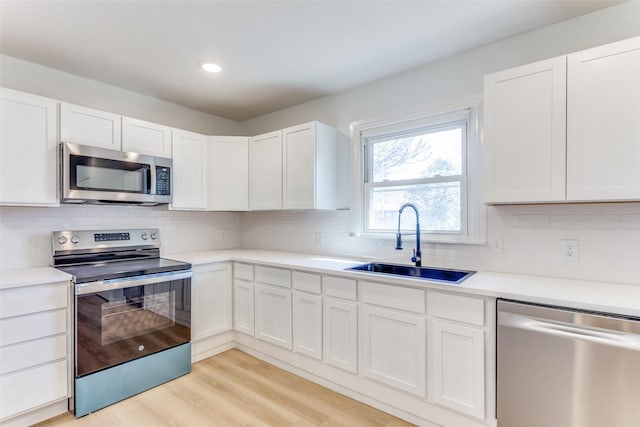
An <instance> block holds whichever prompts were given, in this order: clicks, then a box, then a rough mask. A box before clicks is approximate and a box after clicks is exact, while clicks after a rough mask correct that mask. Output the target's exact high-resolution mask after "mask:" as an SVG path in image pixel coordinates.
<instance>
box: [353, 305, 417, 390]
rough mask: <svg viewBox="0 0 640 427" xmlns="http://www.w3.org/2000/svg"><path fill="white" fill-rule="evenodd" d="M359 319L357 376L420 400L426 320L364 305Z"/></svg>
mask: <svg viewBox="0 0 640 427" xmlns="http://www.w3.org/2000/svg"><path fill="white" fill-rule="evenodd" d="M360 319H361V320H360V331H359V334H358V337H359V340H360V345H361V347H360V348H361V350H360V374H361V375H364V376H365V377H368V378H372V379H374V380H378V381H380V382H382V383H385V384H388V385H390V386H393V387H396V388H399V389H401V390H404V391H408V392H410V393H413V394H415V395H418V396H421V397H424V396H425V394H426V367H427V360H426V356H425V349H426V340H427V333H426V319H425V318H423V317H418V316H411V315H409V314H404V313H398V312H395V311H391V310H383V309H380V308H374V307H370V306H367V305H364V306H362V309H361V311H360Z"/></svg>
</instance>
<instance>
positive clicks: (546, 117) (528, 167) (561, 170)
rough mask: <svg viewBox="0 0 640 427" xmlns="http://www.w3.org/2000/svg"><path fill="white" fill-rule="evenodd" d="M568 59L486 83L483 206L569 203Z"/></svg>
mask: <svg viewBox="0 0 640 427" xmlns="http://www.w3.org/2000/svg"><path fill="white" fill-rule="evenodd" d="M565 94H566V57H564V56H562V57H559V58H553V59H549V60H546V61H540V62H536V63H534V64H529V65H525V66H522V67H517V68H514V69H510V70H506V71H502V72H499V73H495V74H491V75H488V76H485V78H484V161H485V164H484V172H485V201H486V202H491V203H501V202H506V203H512V202H533V201H538V202H551V201H561V200H564V199H565V146H566V139H565V126H566V96H565Z"/></svg>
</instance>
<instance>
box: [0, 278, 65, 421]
mask: <svg viewBox="0 0 640 427" xmlns="http://www.w3.org/2000/svg"><path fill="white" fill-rule="evenodd" d="M69 286H70V285H69V282H57V283H50V284H42V285H36V286H23V287H15V288H9V289H3V290H1V291H0V423H2V422H3V421H5V420H7V419H10V418H13V417H14V416H18V415H22V414H26V413H27V412H29V411H31V410H35V409H37V408H41V407H44V406H46V405H49V404H53V403H56V402H61V401H64V400H65V399H67V398H68V397H69V381H70V379H69V375H70V373H71V372H70V365H69V364H70V361H69V358H68V356H69V333H68V330H69Z"/></svg>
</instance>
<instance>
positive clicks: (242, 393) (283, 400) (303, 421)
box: [38, 350, 412, 427]
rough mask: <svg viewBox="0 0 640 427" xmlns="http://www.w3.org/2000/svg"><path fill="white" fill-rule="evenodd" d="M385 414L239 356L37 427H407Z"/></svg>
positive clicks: (231, 354)
mask: <svg viewBox="0 0 640 427" xmlns="http://www.w3.org/2000/svg"><path fill="white" fill-rule="evenodd" d="M411 425H412V424H409V423H407V422H405V421H403V420H400V419H398V418H395V417H393V416H391V415H389V414H386V413H384V412H381V411H379V410H377V409H374V408H372V407H370V406H367V405H365V404H362V403H360V402H357V401H355V400H353V399H350V398H348V397H346V396H343V395H341V394H338V393H335V392H333V391H331V390H328V389H326V388H324V387H322V386H319V385H317V384H315V383H312V382H310V381H307V380H305V379H303V378H300V377H298V376H295V375H293V374H291V373H289V372H287V371H284V370H283V369H280V368H278V367H276V366H273V365H271V364H269V363H266V362H264V361H262V360H259V359H257V358H255V357H253V356H251V355H248V354H246V353H243V352H241V351H238V350H229V351H226V352H224V353H221V354H218V355H216V356H213V357H211V358H209V359H205V360H202V361H200V362H198V363H195V364H194V365H193V366H192V372H191V374H189V375H186V376H183V377H180V378H177V379H175V380H173V381H170V382H168V383H166V384H163V385H161V386H158V387H156V388H153V389H151V390H148V391H146V392H144V393H140V394H138V395H136V396H133V397H131V398H129V399H126V400H124V401H122V402H118V403H116V404H114V405H111V406H109V407H107V408H104V409H101V410H99V411H96V412H95V413H92V414H89V415H87V416H85V417H82V418H79V419H76V418H75V417H73V415H71V414H65V415H62V416H59V417H56V418H53V419H51V420H47V421H45V422H44V423H41V424H38V426H41V427H132V426H135V427H144V426H153V427H173V426H179V427H182V426H189V427H192V426H194V427H198V426H225V427H227V426H228V427H236V426H237V427H310V426H325V427H359V426H362V427H365V426H366V427H375V426H380V427H383V426H386V427H408V426H411Z"/></svg>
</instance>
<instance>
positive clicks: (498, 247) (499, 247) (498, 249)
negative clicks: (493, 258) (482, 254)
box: [491, 236, 504, 254]
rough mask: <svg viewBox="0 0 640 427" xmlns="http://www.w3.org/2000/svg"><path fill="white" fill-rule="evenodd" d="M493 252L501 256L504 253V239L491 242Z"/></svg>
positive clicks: (498, 238) (497, 238) (500, 237)
mask: <svg viewBox="0 0 640 427" xmlns="http://www.w3.org/2000/svg"><path fill="white" fill-rule="evenodd" d="M491 252H493V253H494V254H501V253H503V252H504V237H502V236H499V237H496V238H495V239H493V240H492V241H491Z"/></svg>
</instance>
